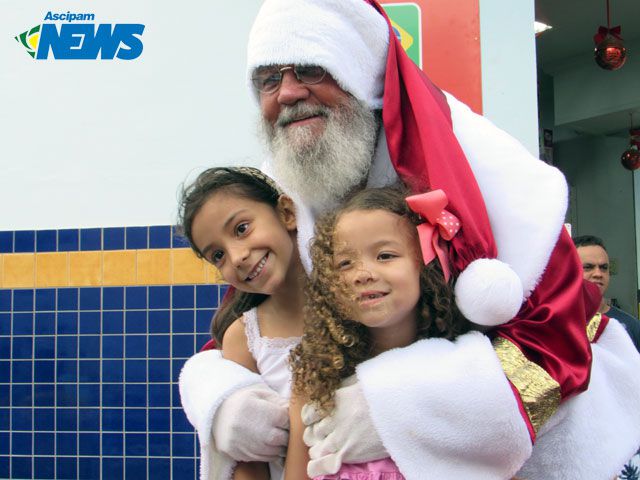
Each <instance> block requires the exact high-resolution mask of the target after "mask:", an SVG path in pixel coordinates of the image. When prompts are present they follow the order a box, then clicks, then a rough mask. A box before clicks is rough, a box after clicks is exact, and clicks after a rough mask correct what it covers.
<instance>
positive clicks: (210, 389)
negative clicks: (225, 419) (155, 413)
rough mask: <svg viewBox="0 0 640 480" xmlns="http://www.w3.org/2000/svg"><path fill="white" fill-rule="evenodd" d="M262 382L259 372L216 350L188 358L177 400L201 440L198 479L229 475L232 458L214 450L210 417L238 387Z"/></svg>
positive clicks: (219, 479) (213, 479)
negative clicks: (231, 359)
mask: <svg viewBox="0 0 640 480" xmlns="http://www.w3.org/2000/svg"><path fill="white" fill-rule="evenodd" d="M256 383H262V379H261V377H260V375H258V374H256V373H253V372H251V371H250V370H247V369H246V368H244V367H242V366H240V365H238V364H237V363H235V362H232V361H229V360H225V359H224V358H222V353H221V352H220V351H219V350H206V351H204V352H200V353H197V354H195V355H194V356H193V357H191V358H190V359H189V360H187V362H186V363H185V364H184V366H183V367H182V371H181V372H180V378H179V388H180V400H181V401H182V408H183V409H184V412H185V414H186V415H187V419H188V420H189V422H191V424H192V425H193V426H194V427H195V429H196V430H197V432H198V439H199V441H200V480H227V479H230V478H231V475H232V473H233V468H234V467H235V461H234V460H232V459H231V458H230V457H228V456H227V455H224V454H222V453H220V452H218V451H216V450H215V448H214V445H213V439H212V436H211V427H212V425H213V418H214V416H215V414H216V411H217V410H218V407H219V406H220V405H221V404H222V402H223V401H224V400H225V399H226V398H228V397H229V396H230V395H231V394H232V393H234V392H236V391H237V390H239V389H241V388H243V387H246V386H249V385H253V384H256Z"/></svg>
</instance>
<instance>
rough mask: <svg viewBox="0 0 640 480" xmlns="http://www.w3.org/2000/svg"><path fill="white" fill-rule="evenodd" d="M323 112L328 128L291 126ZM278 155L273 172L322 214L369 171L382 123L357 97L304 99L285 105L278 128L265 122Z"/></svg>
mask: <svg viewBox="0 0 640 480" xmlns="http://www.w3.org/2000/svg"><path fill="white" fill-rule="evenodd" d="M310 115H320V116H322V117H324V118H325V119H326V123H325V128H324V131H323V132H322V133H321V134H320V135H317V134H314V132H313V127H309V126H301V127H291V128H287V127H286V126H287V125H288V124H289V123H291V122H292V121H294V120H295V119H299V118H304V117H308V116H310ZM262 130H263V134H264V137H265V138H266V141H267V144H268V145H269V147H270V149H271V153H272V155H273V166H274V173H275V175H276V177H277V179H278V181H279V182H280V183H282V185H283V186H284V187H285V188H287V189H291V190H292V191H294V192H295V193H296V194H297V195H299V196H300V198H301V200H302V201H303V202H304V203H305V204H307V205H309V206H310V207H311V209H312V210H313V211H314V212H315V213H316V214H317V213H322V212H325V211H327V210H330V209H332V208H335V207H336V206H337V205H338V204H339V203H340V201H341V200H342V199H343V198H344V197H345V195H346V194H348V193H349V192H350V191H351V190H353V189H354V188H355V187H358V186H360V185H362V184H363V183H364V182H365V180H366V178H367V175H368V173H369V168H370V167H371V162H372V159H373V153H374V150H375V145H376V137H377V131H378V121H377V119H376V115H375V113H374V112H373V111H371V110H370V109H369V108H367V107H366V106H365V105H363V104H362V103H361V102H359V101H358V100H356V99H354V98H350V99H349V101H348V102H347V103H346V104H344V105H340V106H338V107H335V108H329V107H325V106H323V105H320V106H314V105H308V104H306V103H302V102H299V103H297V104H295V105H292V106H283V107H282V110H281V113H280V116H279V117H278V120H277V121H276V124H275V125H274V126H271V125H270V124H268V123H267V122H266V121H265V120H264V119H263V121H262Z"/></svg>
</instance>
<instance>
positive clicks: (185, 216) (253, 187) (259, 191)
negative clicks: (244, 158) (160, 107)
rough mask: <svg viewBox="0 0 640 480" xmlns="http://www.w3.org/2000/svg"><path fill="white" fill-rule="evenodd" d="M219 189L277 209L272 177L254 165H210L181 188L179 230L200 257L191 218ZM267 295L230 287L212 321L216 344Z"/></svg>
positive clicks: (278, 192) (276, 192)
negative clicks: (214, 166) (239, 318)
mask: <svg viewBox="0 0 640 480" xmlns="http://www.w3.org/2000/svg"><path fill="white" fill-rule="evenodd" d="M221 190H224V191H228V192H231V193H233V194H234V195H237V196H239V197H244V198H249V199H251V200H255V201H256V202H262V203H266V204H267V205H270V206H271V207H273V209H276V208H277V205H278V198H279V197H280V195H281V193H282V192H281V191H280V190H279V189H278V187H277V185H276V184H275V183H274V182H273V180H271V179H270V178H269V177H267V176H266V175H265V174H264V173H262V172H261V171H260V170H258V169H257V168H251V167H216V168H209V169H208V170H205V171H204V172H202V173H201V174H200V175H198V177H197V178H196V179H195V181H194V182H193V183H192V184H190V185H188V186H186V187H183V189H182V192H181V196H180V209H179V213H178V217H179V220H178V223H179V231H180V233H182V235H184V236H185V237H186V238H187V240H188V241H189V245H191V249H192V250H193V251H194V252H195V254H196V255H197V256H198V257H199V258H203V256H202V252H201V251H200V250H199V249H198V247H197V246H196V245H195V243H194V241H193V232H192V227H193V219H194V218H195V216H196V215H197V214H198V212H199V211H200V209H201V208H202V206H203V205H204V204H205V203H206V201H207V200H209V198H211V196H212V195H213V194H214V193H217V192H219V191H221ZM207 260H208V259H207ZM267 297H268V295H263V294H259V293H246V292H240V291H238V290H236V289H235V288H233V287H229V290H228V291H227V294H226V295H225V296H224V299H223V301H222V304H221V305H220V306H219V307H218V310H217V312H216V314H215V315H214V317H213V320H212V321H211V336H212V337H213V338H215V340H216V341H217V342H218V345H222V338H223V337H224V333H225V332H226V331H227V328H229V326H230V325H231V324H232V323H233V322H234V321H235V320H237V319H238V317H240V315H242V314H243V313H244V312H246V311H247V310H250V309H252V308H253V307H256V306H258V305H260V304H261V303H262V302H264V300H265V299H266V298H267Z"/></svg>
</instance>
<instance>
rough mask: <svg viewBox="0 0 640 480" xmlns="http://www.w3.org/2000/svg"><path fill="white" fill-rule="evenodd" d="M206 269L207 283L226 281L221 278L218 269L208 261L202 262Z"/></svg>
mask: <svg viewBox="0 0 640 480" xmlns="http://www.w3.org/2000/svg"><path fill="white" fill-rule="evenodd" d="M204 264H205V266H206V267H205V268H206V271H207V283H226V282H225V281H224V279H223V278H222V274H221V273H220V270H218V269H217V268H216V267H214V266H213V265H211V264H210V263H209V262H204Z"/></svg>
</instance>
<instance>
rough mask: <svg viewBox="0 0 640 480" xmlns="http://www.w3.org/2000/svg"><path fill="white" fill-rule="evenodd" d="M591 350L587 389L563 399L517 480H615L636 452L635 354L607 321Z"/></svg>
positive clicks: (638, 383)
mask: <svg viewBox="0 0 640 480" xmlns="http://www.w3.org/2000/svg"><path fill="white" fill-rule="evenodd" d="M592 351H593V364H592V367H591V381H590V382H589V389H588V390H587V391H586V392H584V393H581V394H580V395H578V396H577V397H574V398H572V399H569V400H567V401H566V402H565V403H564V404H562V405H561V406H560V408H559V409H558V411H557V412H556V413H555V415H554V416H552V417H551V419H549V421H548V422H547V423H546V424H545V425H544V427H543V428H542V430H541V432H540V434H539V435H538V439H537V441H536V444H535V446H534V448H533V454H532V455H531V459H530V460H528V461H527V462H526V463H525V465H524V467H523V468H522V470H521V471H520V472H518V477H521V478H526V479H528V480H601V479H609V478H614V476H615V475H617V474H618V473H619V472H620V470H621V469H622V467H623V465H624V464H625V462H626V461H628V460H629V459H630V458H631V457H632V456H633V454H634V453H635V452H636V450H637V449H638V446H639V445H640V427H639V426H640V375H638V372H640V355H638V352H637V350H636V349H635V347H634V346H633V343H632V342H631V339H630V338H629V335H628V334H627V332H626V330H625V329H624V327H622V325H620V323H618V321H617V320H610V322H609V324H608V325H607V328H606V329H605V331H604V333H603V334H602V336H601V337H600V338H599V340H598V342H596V343H594V344H592Z"/></svg>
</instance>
